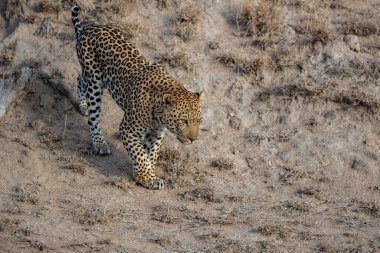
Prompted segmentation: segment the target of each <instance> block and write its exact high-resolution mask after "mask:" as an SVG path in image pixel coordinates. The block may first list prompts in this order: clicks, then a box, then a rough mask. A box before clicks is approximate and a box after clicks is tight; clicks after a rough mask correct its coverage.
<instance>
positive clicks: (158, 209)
mask: <svg viewBox="0 0 380 253" xmlns="http://www.w3.org/2000/svg"><path fill="white" fill-rule="evenodd" d="M185 210H186V209H179V210H178V208H177V207H174V206H170V205H167V204H162V205H158V206H154V207H153V213H152V220H156V221H160V222H163V223H168V224H174V223H177V222H180V221H182V218H180V217H178V216H177V214H176V213H178V211H185Z"/></svg>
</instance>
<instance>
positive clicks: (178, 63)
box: [155, 53, 192, 70]
mask: <svg viewBox="0 0 380 253" xmlns="http://www.w3.org/2000/svg"><path fill="white" fill-rule="evenodd" d="M155 59H156V61H157V62H159V63H162V62H166V63H167V64H168V65H169V66H170V67H172V68H178V67H182V68H183V69H184V70H191V68H192V67H191V65H190V63H189V59H188V57H187V56H186V54H184V53H171V54H169V53H165V54H161V55H159V56H157V57H155Z"/></svg>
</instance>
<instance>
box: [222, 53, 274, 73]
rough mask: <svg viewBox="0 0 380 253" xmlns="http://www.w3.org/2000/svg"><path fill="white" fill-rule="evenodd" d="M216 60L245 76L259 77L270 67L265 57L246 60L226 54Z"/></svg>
mask: <svg viewBox="0 0 380 253" xmlns="http://www.w3.org/2000/svg"><path fill="white" fill-rule="evenodd" d="M215 59H216V61H217V62H219V63H222V64H224V65H226V66H227V67H229V68H231V69H233V70H234V71H235V72H237V73H239V74H245V75H257V74H259V73H260V72H261V71H262V70H263V69H264V68H265V67H267V66H268V65H269V60H268V58H267V57H265V56H263V57H257V58H255V59H250V60H244V59H241V58H240V57H238V56H235V55H232V54H224V55H220V56H217V57H215Z"/></svg>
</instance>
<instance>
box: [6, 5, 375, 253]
mask: <svg viewBox="0 0 380 253" xmlns="http://www.w3.org/2000/svg"><path fill="white" fill-rule="evenodd" d="M69 2H70V1H66V0H62V1H53V0H30V1H22V0H6V1H2V2H1V3H0V10H1V15H0V37H1V43H0V74H1V75H0V91H1V92H2V93H1V95H2V99H3V98H5V96H6V95H7V94H8V95H9V94H10V93H9V92H8V91H11V92H13V91H14V94H17V96H16V95H14V96H13V102H12V103H11V106H9V107H8V109H7V112H6V114H5V115H4V116H3V117H2V119H1V121H0V203H1V204H0V252H34V251H36V252H37V251H44V252H94V251H101V252H379V251H380V230H379V228H380V198H379V197H380V172H379V169H380V162H379V160H380V127H379V126H380V119H379V106H380V65H379V63H380V60H379V57H380V40H379V39H380V30H379V27H380V26H379V25H380V16H379V13H380V4H379V3H378V1H376V0H368V1H362V2H360V3H357V2H358V1H353V0H336V1H334V0H321V1H301V0H256V1H255V0H253V1H248V0H245V1H244V0H243V1H238V2H237V1H220V0H219V1H218V0H217V1H211V0H206V1H177V0H157V1H146V0H143V1H134V0H129V1H122V0H115V1H105V0H97V1H90V0H82V1H78V2H79V3H80V4H81V5H82V6H83V8H84V13H83V16H82V17H83V18H84V19H86V20H89V21H93V22H98V23H102V24H104V23H108V24H111V25H115V26H118V27H120V29H122V30H123V31H125V32H126V34H128V36H130V37H131V41H132V42H134V43H135V44H136V45H137V46H138V47H139V48H141V50H142V52H143V54H144V55H145V56H146V58H147V59H148V60H149V61H150V62H155V61H160V62H162V63H163V64H165V65H166V66H167V68H168V70H169V72H170V73H171V74H172V75H173V77H175V78H176V79H177V80H180V81H181V82H182V83H183V84H184V85H185V86H186V87H187V88H188V89H189V90H192V91H199V90H203V106H202V110H203V114H204V122H203V123H202V126H201V132H200V139H199V140H197V141H196V142H195V143H194V144H192V145H190V146H183V145H181V144H180V143H178V141H177V140H175V138H173V135H172V134H168V135H167V136H166V138H165V140H164V145H163V148H162V151H161V152H160V155H161V156H160V158H159V159H160V160H159V164H158V173H159V174H160V175H161V176H162V177H164V178H165V180H166V183H167V187H166V188H165V190H163V191H150V190H147V189H144V188H142V187H141V186H139V185H136V184H135V183H134V182H133V180H132V177H131V175H132V168H131V161H130V159H129V158H128V156H127V153H126V151H125V149H124V148H123V145H122V144H121V142H120V141H119V140H118V138H117V135H116V132H117V129H118V125H119V122H120V120H121V116H122V113H121V110H120V109H119V108H118V107H117V106H116V104H115V103H114V102H113V101H112V99H111V98H110V97H109V95H108V94H106V95H105V99H104V106H103V111H102V126H103V130H104V132H105V135H106V137H107V140H108V141H109V143H110V145H111V148H112V154H111V155H109V156H97V155H95V154H94V153H93V152H92V149H91V143H90V138H89V131H88V126H87V119H86V118H85V117H82V116H81V115H80V114H79V113H78V112H77V111H76V109H75V101H76V92H75V91H76V88H75V81H76V77H77V75H78V74H79V72H80V66H79V63H78V60H77V57H76V52H75V36H74V32H73V28H72V25H71V20H70V18H71V14H70V4H69ZM7 92H8V93H7ZM11 98H12V97H11ZM0 101H3V100H0Z"/></svg>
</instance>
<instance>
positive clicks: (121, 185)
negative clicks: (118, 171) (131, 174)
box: [103, 176, 130, 191]
mask: <svg viewBox="0 0 380 253" xmlns="http://www.w3.org/2000/svg"><path fill="white" fill-rule="evenodd" d="M103 183H104V184H105V185H110V186H113V187H116V188H118V189H121V190H124V191H127V190H128V189H129V188H130V185H128V184H127V180H126V179H125V178H122V177H118V176H113V177H108V178H107V179H106V180H104V182H103Z"/></svg>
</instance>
